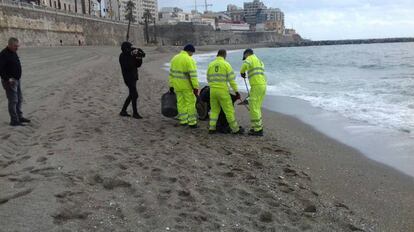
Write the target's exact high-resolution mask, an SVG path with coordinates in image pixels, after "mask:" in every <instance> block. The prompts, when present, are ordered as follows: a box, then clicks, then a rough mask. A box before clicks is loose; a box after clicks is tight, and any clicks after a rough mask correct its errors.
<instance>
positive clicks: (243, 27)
mask: <svg viewBox="0 0 414 232" xmlns="http://www.w3.org/2000/svg"><path fill="white" fill-rule="evenodd" d="M218 29H220V30H221V31H249V30H250V25H249V24H247V23H218Z"/></svg>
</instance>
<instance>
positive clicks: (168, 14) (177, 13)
mask: <svg viewBox="0 0 414 232" xmlns="http://www.w3.org/2000/svg"><path fill="white" fill-rule="evenodd" d="M192 18H193V15H192V14H190V13H186V12H183V10H182V9H180V8H178V7H163V8H161V11H160V12H158V19H159V23H160V24H177V23H180V22H191V19H192Z"/></svg>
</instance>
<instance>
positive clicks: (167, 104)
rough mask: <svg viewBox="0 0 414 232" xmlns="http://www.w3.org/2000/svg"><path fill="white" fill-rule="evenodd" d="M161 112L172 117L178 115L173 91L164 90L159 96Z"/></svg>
mask: <svg viewBox="0 0 414 232" xmlns="http://www.w3.org/2000/svg"><path fill="white" fill-rule="evenodd" d="M161 113H162V115H164V116H165V117H167V118H174V117H175V116H177V115H178V110H177V96H176V95H175V93H172V92H166V93H164V94H163V95H162V97H161Z"/></svg>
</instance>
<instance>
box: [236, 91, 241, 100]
mask: <svg viewBox="0 0 414 232" xmlns="http://www.w3.org/2000/svg"><path fill="white" fill-rule="evenodd" d="M240 99H241V96H240V93H239V92H236V100H240Z"/></svg>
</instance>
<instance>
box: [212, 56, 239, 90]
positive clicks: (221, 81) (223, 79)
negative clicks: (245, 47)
mask: <svg viewBox="0 0 414 232" xmlns="http://www.w3.org/2000/svg"><path fill="white" fill-rule="evenodd" d="M235 79H236V76H235V74H234V71H233V68H232V67H231V65H230V63H229V62H227V61H226V60H225V59H224V58H223V57H217V58H216V59H215V60H214V61H213V62H211V63H210V64H209V65H208V70H207V81H208V84H209V85H210V88H219V89H226V90H229V85H230V86H231V88H232V89H233V91H234V92H237V91H238V89H237V84H236V80H235Z"/></svg>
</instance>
